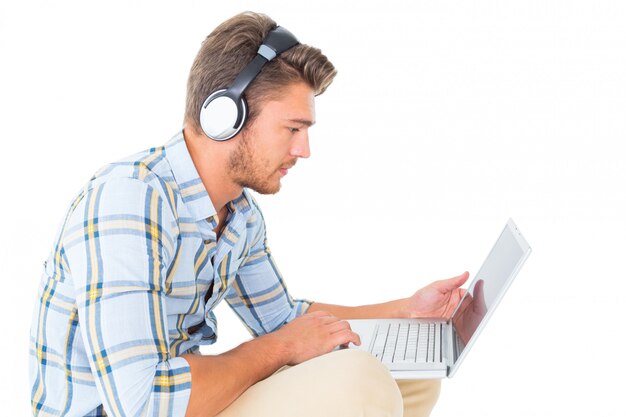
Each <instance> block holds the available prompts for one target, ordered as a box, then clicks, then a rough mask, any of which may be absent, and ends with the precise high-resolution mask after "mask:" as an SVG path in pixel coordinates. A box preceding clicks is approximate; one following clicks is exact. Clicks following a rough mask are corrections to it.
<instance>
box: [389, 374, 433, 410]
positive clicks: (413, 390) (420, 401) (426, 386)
mask: <svg viewBox="0 0 626 417" xmlns="http://www.w3.org/2000/svg"><path fill="white" fill-rule="evenodd" d="M396 383H397V384H398V388H400V392H401V393H402V400H403V402H404V416H405V417H427V416H429V415H430V413H431V411H432V409H433V407H434V406H435V403H437V399H438V398H439V392H440V390H441V380H440V379H419V380H396Z"/></svg>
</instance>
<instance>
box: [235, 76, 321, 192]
mask: <svg viewBox="0 0 626 417" xmlns="http://www.w3.org/2000/svg"><path fill="white" fill-rule="evenodd" d="M314 97H315V96H314V94H313V91H312V90H311V88H310V87H308V86H307V85H306V84H304V83H297V84H292V85H290V86H287V87H285V88H284V89H283V91H282V93H281V94H280V97H279V98H277V99H275V100H271V101H267V102H266V103H264V104H263V105H262V106H261V107H262V109H261V111H260V113H259V115H258V116H257V117H256V119H255V120H254V121H253V122H252V123H251V124H250V125H249V126H247V127H246V128H245V129H244V130H243V131H242V133H241V134H240V135H239V137H238V138H236V139H235V140H238V141H239V143H238V145H237V147H236V148H235V150H233V152H232V153H231V154H230V156H229V160H228V167H229V174H230V177H231V178H232V180H233V181H234V182H235V183H236V184H237V185H239V186H241V187H247V188H250V189H252V190H254V191H256V192H258V193H260V194H275V193H277V192H278V190H280V180H281V178H282V177H284V176H285V175H287V172H288V171H287V170H288V169H289V168H291V167H293V166H294V165H295V164H296V161H297V160H298V158H308V157H309V156H310V150H309V127H310V126H311V125H313V123H315V99H314Z"/></svg>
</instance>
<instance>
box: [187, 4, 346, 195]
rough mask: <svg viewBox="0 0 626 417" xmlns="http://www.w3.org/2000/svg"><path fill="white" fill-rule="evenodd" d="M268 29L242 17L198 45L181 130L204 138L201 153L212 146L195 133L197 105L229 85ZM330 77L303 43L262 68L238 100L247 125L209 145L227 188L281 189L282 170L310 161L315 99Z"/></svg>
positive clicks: (266, 21)
mask: <svg viewBox="0 0 626 417" xmlns="http://www.w3.org/2000/svg"><path fill="white" fill-rule="evenodd" d="M274 28H276V23H275V22H274V21H273V20H271V19H270V18H269V17H267V16H265V15H261V14H256V13H251V12H246V13H242V14H240V15H237V16H235V17H233V18H231V19H229V20H227V21H226V22H224V23H222V24H221V25H220V26H218V27H217V28H216V29H215V30H214V31H213V32H212V33H211V34H210V35H209V36H208V37H207V38H206V40H205V41H204V42H203V44H202V47H201V48H200V51H199V52H198V55H197V56H196V59H195V61H194V63H193V66H192V68H191V72H190V75H189V81H188V86H187V106H186V112H185V130H191V131H193V133H194V134H195V135H198V136H202V137H204V141H205V142H204V143H205V144H206V146H209V145H210V144H211V142H212V141H211V140H210V139H208V138H207V137H206V136H205V135H204V133H203V131H202V128H201V127H200V118H199V115H200V109H201V107H202V104H203V103H204V101H205V99H206V98H207V97H208V96H209V95H210V94H211V93H212V92H214V91H217V90H220V89H224V88H228V87H229V86H230V85H231V84H232V82H233V81H234V79H235V78H236V77H237V75H238V74H239V73H240V72H241V70H242V69H243V68H244V67H246V66H247V65H248V64H249V63H250V61H251V60H252V59H253V58H254V57H255V56H256V54H257V50H258V49H259V46H260V45H261V43H262V42H263V39H265V37H266V35H267V33H268V32H269V31H271V30H272V29H274ZM335 74H336V70H335V68H334V66H333V65H332V64H331V63H330V61H329V60H328V59H327V58H326V57H325V56H324V55H323V54H322V53H321V51H320V50H319V49H317V48H313V47H311V46H307V45H302V44H299V45H296V46H294V47H292V48H290V49H288V50H286V51H285V52H283V53H281V54H280V55H278V56H277V57H276V58H275V59H273V60H272V61H270V62H269V63H267V64H266V65H265V66H264V67H263V69H262V70H261V72H260V73H259V75H258V76H257V77H256V78H255V79H254V81H252V83H251V84H250V86H249V87H248V89H247V90H246V91H245V94H244V98H245V100H246V102H247V104H248V119H247V122H246V125H245V126H244V128H243V130H242V131H241V132H240V133H239V134H237V135H235V136H234V137H233V138H232V139H230V140H228V141H226V142H218V143H215V146H214V145H211V148H213V149H215V150H217V148H215V147H216V146H217V147H219V153H220V154H222V155H225V158H226V160H227V161H226V162H227V164H226V167H225V168H226V170H227V174H228V175H227V176H228V180H229V181H228V182H232V183H233V185H234V186H238V187H247V188H251V189H253V190H255V191H257V192H259V193H262V194H271V193H275V192H277V191H278V190H279V189H280V178H281V177H282V176H284V175H285V174H286V169H288V168H290V167H291V166H293V165H294V164H295V162H296V160H297V159H298V158H306V157H308V156H309V144H308V127H309V126H310V125H312V124H313V123H314V122H315V106H314V97H315V96H316V95H319V94H321V93H323V92H324V91H325V90H326V88H327V87H328V86H329V85H330V83H331V82H332V80H333V78H334V76H335ZM224 152H225V153H224Z"/></svg>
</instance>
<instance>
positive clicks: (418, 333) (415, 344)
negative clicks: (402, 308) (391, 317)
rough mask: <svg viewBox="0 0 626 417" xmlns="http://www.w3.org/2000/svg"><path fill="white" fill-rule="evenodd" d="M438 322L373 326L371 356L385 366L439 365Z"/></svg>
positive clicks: (439, 342) (440, 328)
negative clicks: (373, 335) (405, 364)
mask: <svg viewBox="0 0 626 417" xmlns="http://www.w3.org/2000/svg"><path fill="white" fill-rule="evenodd" d="M441 330H442V324H441V323H413V324H409V323H392V324H379V325H377V326H376V336H375V338H374V344H373V345H372V349H371V351H370V353H372V354H373V355H375V356H376V357H377V358H378V359H380V361H381V362H384V363H417V362H441Z"/></svg>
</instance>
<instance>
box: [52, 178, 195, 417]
mask: <svg viewBox="0 0 626 417" xmlns="http://www.w3.org/2000/svg"><path fill="white" fill-rule="evenodd" d="M172 224H175V222H174V218H173V215H172V213H171V212H170V211H169V210H168V209H167V203H166V202H164V201H163V199H161V198H160V197H159V195H158V193H157V191H156V190H154V189H153V188H151V187H149V186H148V185H147V184H145V183H143V182H142V181H139V180H135V179H131V178H117V179H112V180H110V181H107V182H106V183H104V184H100V185H96V186H95V187H94V188H93V189H90V190H88V191H86V192H85V195H84V196H83V198H82V200H81V201H80V203H78V205H77V206H76V207H75V209H74V210H73V213H72V215H71V217H70V219H69V223H68V228H67V229H66V231H65V234H64V236H63V242H64V243H63V245H64V251H65V253H66V254H67V259H68V265H69V269H70V273H69V275H70V276H71V281H72V284H73V286H74V291H75V294H76V308H77V317H78V320H79V325H78V327H79V328H80V334H81V336H82V340H83V344H84V347H85V355H86V357H87V358H88V360H89V364H90V368H91V373H92V375H93V380H94V382H95V385H96V387H97V390H98V394H99V395H98V397H99V398H98V399H99V401H101V402H102V404H103V406H104V409H105V411H106V414H107V415H110V416H120V415H163V416H168V415H179V416H181V415H183V414H184V412H185V409H186V406H187V402H188V398H189V393H190V385H191V374H190V372H189V364H188V363H187V361H185V359H183V358H180V357H172V356H171V355H170V351H169V334H168V326H167V310H166V296H165V293H166V287H167V283H166V274H167V268H168V265H169V262H170V259H171V258H172V253H173V250H174V242H176V236H175V233H176V231H175V230H172V229H171V228H170V225H172Z"/></svg>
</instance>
